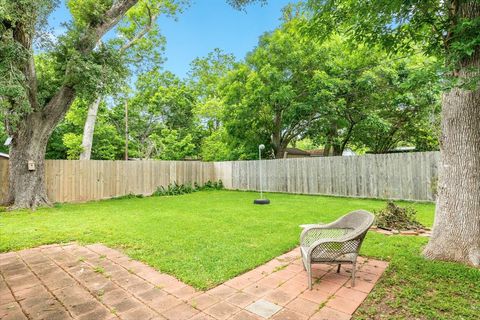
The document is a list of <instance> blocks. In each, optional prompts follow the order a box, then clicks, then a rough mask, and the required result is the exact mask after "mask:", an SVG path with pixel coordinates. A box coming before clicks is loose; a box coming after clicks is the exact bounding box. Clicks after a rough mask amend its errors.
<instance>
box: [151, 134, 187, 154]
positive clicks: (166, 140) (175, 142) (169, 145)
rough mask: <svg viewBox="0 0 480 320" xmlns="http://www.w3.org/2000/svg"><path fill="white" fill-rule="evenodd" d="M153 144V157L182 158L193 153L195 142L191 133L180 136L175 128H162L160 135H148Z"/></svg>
mask: <svg viewBox="0 0 480 320" xmlns="http://www.w3.org/2000/svg"><path fill="white" fill-rule="evenodd" d="M150 138H151V139H152V141H153V142H154V145H155V149H156V152H155V158H156V159H162V160H184V159H185V158H187V157H190V156H192V155H193V152H194V150H195V144H193V138H192V135H190V134H186V135H185V136H184V137H181V136H180V134H179V132H178V131H177V130H174V129H172V130H170V129H166V128H165V129H162V131H161V135H160V136H158V135H157V134H155V133H154V134H152V135H151V136H150Z"/></svg>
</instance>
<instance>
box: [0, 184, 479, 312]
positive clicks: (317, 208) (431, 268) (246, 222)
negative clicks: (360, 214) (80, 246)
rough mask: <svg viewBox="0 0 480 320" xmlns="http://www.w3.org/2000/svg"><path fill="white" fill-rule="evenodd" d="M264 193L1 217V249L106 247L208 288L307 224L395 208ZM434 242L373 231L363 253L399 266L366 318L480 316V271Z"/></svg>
mask: <svg viewBox="0 0 480 320" xmlns="http://www.w3.org/2000/svg"><path fill="white" fill-rule="evenodd" d="M256 197H257V194H256V193H251V192H236V191H202V192H197V193H193V194H188V195H182V196H173V197H148V198H130V199H117V200H106V201H98V202H89V203H84V204H64V205H57V206H56V207H54V208H48V209H40V210H37V211H36V212H33V213H31V212H10V213H1V215H0V252H5V251H13V250H19V249H22V248H28V247H36V246H38V245H42V244H50V243H59V242H70V241H78V242H80V243H104V244H106V245H108V246H111V247H114V248H121V249H123V250H124V251H125V252H126V253H127V254H128V255H129V256H131V257H132V258H134V259H138V260H141V261H144V262H146V263H148V264H150V265H151V266H153V267H155V268H157V269H158V270H160V271H163V272H166V273H170V274H172V275H175V276H176V277H178V278H179V279H181V280H182V281H184V282H186V283H189V284H191V285H193V286H195V287H197V288H199V289H206V288H210V287H213V286H215V285H217V284H219V283H222V282H224V281H226V280H228V279H230V278H232V277H234V276H235V275H238V274H239V273H242V272H245V271H246V270H249V269H252V268H254V267H255V266H257V265H260V264H263V263H264V262H266V261H268V260H270V259H272V258H274V257H276V256H278V255H280V254H282V253H284V252H286V251H288V250H290V249H292V248H294V247H296V246H297V245H298V236H299V233H300V228H299V227H298V225H299V224H302V223H315V222H330V221H332V220H334V219H336V218H337V217H339V216H341V215H343V214H345V213H347V212H349V211H352V210H355V209H366V210H370V211H371V210H375V209H379V208H382V207H384V206H385V201H380V200H365V199H351V198H336V197H322V196H303V195H287V194H269V195H268V197H269V198H270V200H271V201H272V203H271V205H268V206H254V205H253V204H252V201H253V199H254V198H256ZM399 203H400V204H401V205H407V204H408V205H412V206H413V207H415V208H416V209H417V210H418V219H419V220H420V222H422V223H423V224H425V225H427V226H431V225H432V222H433V213H434V205H433V204H428V203H406V202H399ZM426 242H427V239H426V238H424V237H409V236H390V237H387V236H384V235H381V234H378V233H374V232H369V233H368V235H367V238H366V240H365V242H364V245H363V248H362V251H361V254H362V255H363V256H369V257H375V258H379V259H383V260H388V261H390V265H389V268H388V269H387V271H386V272H385V274H384V276H383V278H382V280H381V281H380V282H379V283H378V284H377V286H376V287H375V289H374V291H373V292H372V293H371V294H370V296H369V298H368V299H367V300H366V301H365V302H364V304H363V305H362V306H361V308H360V309H359V310H358V311H357V312H356V314H355V317H356V318H359V319H363V318H365V319H369V318H375V317H379V315H380V314H382V315H383V316H385V317H386V318H389V319H397V318H398V319H412V318H418V319H439V318H445V319H474V318H477V317H478V314H479V312H480V305H479V301H480V286H479V283H480V271H479V270H478V269H473V268H468V267H464V266H461V265H459V264H454V263H446V262H431V261H426V260H424V259H423V258H422V257H421V256H420V253H421V248H422V246H423V245H425V244H426Z"/></svg>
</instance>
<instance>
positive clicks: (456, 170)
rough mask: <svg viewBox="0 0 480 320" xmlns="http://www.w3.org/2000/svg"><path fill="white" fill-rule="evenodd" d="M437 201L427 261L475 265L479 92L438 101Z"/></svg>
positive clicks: (479, 254) (479, 230)
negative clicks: (440, 127) (438, 152)
mask: <svg viewBox="0 0 480 320" xmlns="http://www.w3.org/2000/svg"><path fill="white" fill-rule="evenodd" d="M442 107H443V110H442V139H441V144H440V152H441V160H440V166H439V173H438V174H439V175H438V198H437V207H436V211H435V222H434V226H433V234H432V238H431V239H430V242H429V243H428V245H427V247H426V248H425V251H424V254H425V256H426V257H428V258H432V259H440V260H452V261H461V262H465V263H469V264H472V265H475V266H479V265H480V90H476V91H474V92H472V91H465V90H462V89H453V90H452V91H450V92H448V93H445V94H444V96H443V105H442Z"/></svg>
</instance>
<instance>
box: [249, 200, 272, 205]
mask: <svg viewBox="0 0 480 320" xmlns="http://www.w3.org/2000/svg"><path fill="white" fill-rule="evenodd" d="M253 203H254V204H269V203H270V200H268V199H255V200H253Z"/></svg>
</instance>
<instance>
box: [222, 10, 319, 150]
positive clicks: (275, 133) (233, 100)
mask: <svg viewBox="0 0 480 320" xmlns="http://www.w3.org/2000/svg"><path fill="white" fill-rule="evenodd" d="M301 24H302V19H293V18H292V19H290V20H288V21H286V22H285V23H284V24H283V25H282V27H281V28H279V29H277V30H275V31H273V32H271V33H269V34H266V35H264V36H263V37H261V38H260V41H259V44H258V46H257V48H256V49H255V50H254V51H253V52H251V53H250V54H249V55H248V56H247V58H246V61H245V64H241V65H239V66H237V67H236V68H235V70H234V71H232V72H231V73H230V74H229V75H228V77H227V79H226V85H225V86H224V95H225V99H226V100H225V101H226V103H227V105H228V107H227V111H226V114H225V119H226V128H227V131H228V133H229V135H230V136H231V137H232V138H233V139H232V143H233V147H234V149H236V150H239V151H240V152H241V153H243V156H245V157H247V158H250V157H255V154H256V148H257V146H258V144H259V143H264V144H266V145H267V146H268V147H269V148H270V150H271V154H272V156H274V157H277V158H282V157H283V155H284V152H285V148H286V147H287V146H288V144H289V143H290V142H291V141H293V140H295V139H296V138H297V137H299V136H300V135H302V134H303V133H304V132H305V131H306V130H307V128H309V127H310V126H312V125H314V123H315V122H316V121H318V120H319V119H320V118H321V117H322V116H323V114H324V110H325V107H326V106H325V104H324V103H323V101H322V99H323V98H324V97H323V96H322V95H321V94H314V93H313V91H312V87H313V81H315V80H312V79H315V78H316V72H317V70H318V69H319V64H321V61H324V60H325V59H326V55H325V52H323V51H322V50H321V49H320V47H319V45H318V44H317V43H314V42H305V41H304V40H305V39H304V38H303V36H302V34H301V33H300V32H299V27H300V26H301Z"/></svg>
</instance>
